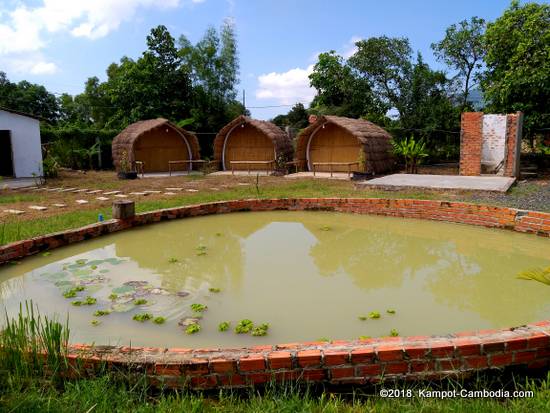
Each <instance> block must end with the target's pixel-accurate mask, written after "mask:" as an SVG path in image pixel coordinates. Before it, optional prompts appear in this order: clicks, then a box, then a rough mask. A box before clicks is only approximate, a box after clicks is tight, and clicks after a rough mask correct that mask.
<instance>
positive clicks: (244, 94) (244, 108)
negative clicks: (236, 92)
mask: <svg viewBox="0 0 550 413" xmlns="http://www.w3.org/2000/svg"><path fill="white" fill-rule="evenodd" d="M243 113H246V90H244V89H243Z"/></svg>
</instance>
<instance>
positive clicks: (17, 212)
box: [4, 209, 25, 215]
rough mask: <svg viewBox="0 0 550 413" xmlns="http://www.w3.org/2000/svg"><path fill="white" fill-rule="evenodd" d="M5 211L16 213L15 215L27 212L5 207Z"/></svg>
mask: <svg viewBox="0 0 550 413" xmlns="http://www.w3.org/2000/svg"><path fill="white" fill-rule="evenodd" d="M4 212H6V213H8V214H14V215H21V214H24V213H25V211H21V210H19V209H4Z"/></svg>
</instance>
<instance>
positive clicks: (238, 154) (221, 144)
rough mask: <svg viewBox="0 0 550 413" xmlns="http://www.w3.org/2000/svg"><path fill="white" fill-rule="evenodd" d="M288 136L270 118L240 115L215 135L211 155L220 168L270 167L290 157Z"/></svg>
mask: <svg viewBox="0 0 550 413" xmlns="http://www.w3.org/2000/svg"><path fill="white" fill-rule="evenodd" d="M292 152H293V149H292V142H291V140H290V138H289V136H288V135H287V134H286V133H285V132H284V131H283V130H281V129H280V128H279V127H278V126H276V125H274V124H273V123H271V122H267V121H263V120H256V119H251V118H249V117H247V116H243V115H241V116H239V117H237V118H235V119H233V120H232V121H231V122H229V123H228V124H227V125H225V126H224V127H223V128H222V129H221V130H220V131H219V132H218V134H217V135H216V138H215V139H214V159H215V160H216V161H218V162H219V164H220V165H221V169H222V170H224V171H225V170H272V169H274V168H275V164H276V161H277V160H278V159H284V160H290V159H291V158H292Z"/></svg>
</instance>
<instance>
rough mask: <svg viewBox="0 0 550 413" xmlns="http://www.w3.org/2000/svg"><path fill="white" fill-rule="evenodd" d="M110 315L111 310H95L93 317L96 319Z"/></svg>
mask: <svg viewBox="0 0 550 413" xmlns="http://www.w3.org/2000/svg"><path fill="white" fill-rule="evenodd" d="M109 314H111V310H96V311H95V312H94V316H96V317H103V316H104V315H109Z"/></svg>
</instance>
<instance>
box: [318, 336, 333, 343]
mask: <svg viewBox="0 0 550 413" xmlns="http://www.w3.org/2000/svg"><path fill="white" fill-rule="evenodd" d="M317 341H323V342H326V343H328V342H329V341H330V339H328V338H326V337H319V338H318V339H317Z"/></svg>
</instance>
